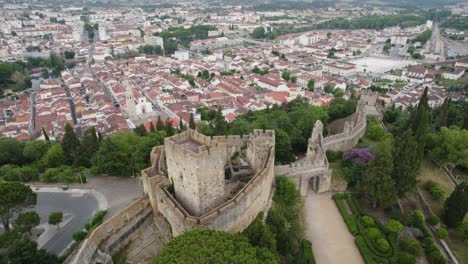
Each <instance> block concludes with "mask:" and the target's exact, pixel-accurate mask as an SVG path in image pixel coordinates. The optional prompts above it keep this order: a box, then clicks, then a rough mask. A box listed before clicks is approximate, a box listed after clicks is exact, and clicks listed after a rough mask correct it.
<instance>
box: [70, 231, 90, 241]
mask: <svg viewBox="0 0 468 264" xmlns="http://www.w3.org/2000/svg"><path fill="white" fill-rule="evenodd" d="M87 235H88V232H86V231H84V230H80V231H76V232H74V233H73V235H72V237H73V240H75V241H76V242H81V240H83V239H85V237H86V236H87Z"/></svg>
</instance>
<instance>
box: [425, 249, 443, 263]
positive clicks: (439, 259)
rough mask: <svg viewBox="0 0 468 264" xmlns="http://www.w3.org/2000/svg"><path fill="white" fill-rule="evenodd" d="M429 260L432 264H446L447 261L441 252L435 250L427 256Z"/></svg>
mask: <svg viewBox="0 0 468 264" xmlns="http://www.w3.org/2000/svg"><path fill="white" fill-rule="evenodd" d="M427 260H429V263H430V264H445V263H446V260H445V258H444V256H443V255H442V253H440V251H439V250H434V251H431V252H429V254H428V256H427Z"/></svg>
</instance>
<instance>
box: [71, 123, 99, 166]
mask: <svg viewBox="0 0 468 264" xmlns="http://www.w3.org/2000/svg"><path fill="white" fill-rule="evenodd" d="M98 149H99V139H98V137H97V134H96V129H94V127H91V128H89V129H88V130H86V132H85V133H84V135H83V138H82V140H81V145H80V146H79V155H78V158H77V160H76V162H75V163H76V165H78V166H84V167H90V166H91V158H92V157H93V156H94V154H95V153H96V152H97V151H98Z"/></svg>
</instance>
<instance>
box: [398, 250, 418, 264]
mask: <svg viewBox="0 0 468 264" xmlns="http://www.w3.org/2000/svg"><path fill="white" fill-rule="evenodd" d="M398 263H399V264H415V263H416V258H415V257H414V256H413V255H411V254H408V253H406V252H401V253H400V256H398Z"/></svg>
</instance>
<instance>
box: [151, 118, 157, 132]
mask: <svg viewBox="0 0 468 264" xmlns="http://www.w3.org/2000/svg"><path fill="white" fill-rule="evenodd" d="M150 132H151V133H154V132H156V128H155V127H154V124H153V122H152V121H150Z"/></svg>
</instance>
